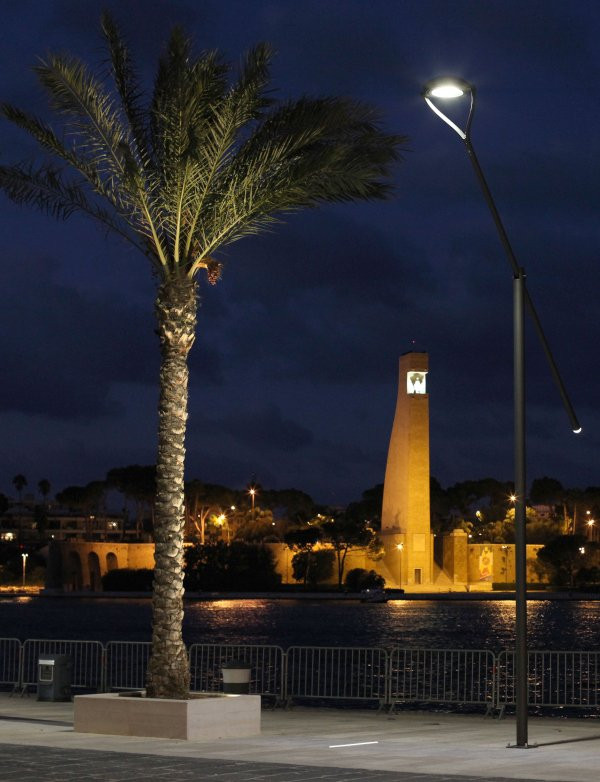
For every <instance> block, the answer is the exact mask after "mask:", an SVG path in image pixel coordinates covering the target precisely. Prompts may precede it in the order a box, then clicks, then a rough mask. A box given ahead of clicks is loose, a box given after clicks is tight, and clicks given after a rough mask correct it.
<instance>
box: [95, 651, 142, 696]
mask: <svg viewBox="0 0 600 782" xmlns="http://www.w3.org/2000/svg"><path fill="white" fill-rule="evenodd" d="M151 649H152V644H151V643H150V642H149V641H109V642H108V643H107V644H106V657H105V671H106V675H105V678H104V686H105V688H106V690H108V691H109V692H110V691H111V690H142V689H143V688H144V687H145V686H146V668H147V667H148V660H149V659H150V651H151Z"/></svg>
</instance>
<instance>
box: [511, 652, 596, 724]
mask: <svg viewBox="0 0 600 782" xmlns="http://www.w3.org/2000/svg"><path fill="white" fill-rule="evenodd" d="M497 667H498V674H497V691H496V707H497V708H498V709H499V710H500V711H503V710H504V707H505V706H507V705H514V703H515V695H516V693H515V688H516V685H515V654H514V652H500V654H499V655H498V663H497ZM527 681H528V693H527V701H528V703H529V705H530V706H546V707H552V706H554V707H557V706H564V707H572V708H593V707H598V706H599V705H600V652H549V651H530V652H529V654H528V674H527Z"/></svg>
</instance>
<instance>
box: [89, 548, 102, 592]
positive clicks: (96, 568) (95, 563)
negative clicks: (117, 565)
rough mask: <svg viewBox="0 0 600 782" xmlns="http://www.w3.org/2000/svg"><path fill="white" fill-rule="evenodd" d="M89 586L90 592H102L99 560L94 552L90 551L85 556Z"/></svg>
mask: <svg viewBox="0 0 600 782" xmlns="http://www.w3.org/2000/svg"><path fill="white" fill-rule="evenodd" d="M87 564H88V573H89V577H90V579H89V586H90V589H91V590H92V592H101V591H102V576H101V574H100V558H99V557H98V554H96V552H95V551H90V552H89V553H88V556H87Z"/></svg>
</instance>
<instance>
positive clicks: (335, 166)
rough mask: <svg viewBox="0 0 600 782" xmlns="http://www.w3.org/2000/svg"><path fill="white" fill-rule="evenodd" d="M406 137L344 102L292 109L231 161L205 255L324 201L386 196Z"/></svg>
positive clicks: (208, 217)
mask: <svg viewBox="0 0 600 782" xmlns="http://www.w3.org/2000/svg"><path fill="white" fill-rule="evenodd" d="M405 141H406V139H405V138H403V137H400V136H394V135H386V134H385V133H383V132H382V130H381V128H380V126H379V122H378V118H377V115H376V114H375V113H374V112H373V111H372V109H370V108H369V107H368V106H364V105H362V104H360V103H356V102H353V101H348V100H344V99H333V98H326V99H312V100H311V99H308V98H303V99H301V100H300V101H297V102H295V103H288V104H284V105H283V106H281V107H280V108H278V109H277V110H276V111H274V112H272V113H271V114H270V115H269V116H267V117H266V118H265V120H264V122H262V123H261V124H260V125H259V126H258V127H257V129H256V130H255V132H254V133H253V134H252V136H251V137H250V138H249V139H248V140H247V141H246V143H245V144H244V145H243V146H242V147H241V149H240V150H239V152H238V154H237V155H236V156H235V157H234V158H233V159H232V160H231V162H230V164H229V165H228V167H227V169H226V171H224V172H223V175H222V177H221V178H220V181H219V182H218V183H216V184H215V187H214V188H213V192H212V197H211V200H210V203H207V204H206V209H205V214H204V215H203V221H202V225H201V226H200V227H199V228H200V231H201V237H202V238H201V246H202V253H204V254H206V255H211V254H212V253H214V252H215V250H216V248H217V247H218V246H220V245H221V244H224V243H230V242H232V241H236V240H237V239H240V238H242V237H243V236H245V235H247V234H248V233H256V232H258V231H261V230H264V229H265V228H266V227H269V226H270V225H272V223H273V220H274V219H275V216H276V215H277V214H278V213H285V212H291V211H296V210H298V209H302V208H310V207H315V206H318V205H319V204H320V203H323V202H328V201H329V202H339V201H356V200H367V199H369V200H370V199H381V198H386V197H387V196H388V195H389V194H390V191H391V186H390V184H389V171H390V167H391V164H392V163H393V162H394V161H396V160H398V159H399V158H400V152H399V148H400V145H401V144H403V143H405Z"/></svg>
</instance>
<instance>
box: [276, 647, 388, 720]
mask: <svg viewBox="0 0 600 782" xmlns="http://www.w3.org/2000/svg"><path fill="white" fill-rule="evenodd" d="M387 669H388V653H387V652H386V651H385V649H379V648H368V647H339V646H333V647H331V646H290V648H289V649H288V651H287V675H286V682H285V698H286V702H288V703H289V702H290V701H292V700H293V699H295V698H318V699H321V698H335V699H338V700H366V701H378V702H379V704H380V706H384V705H385V704H386V702H387V701H386V697H387Z"/></svg>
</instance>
